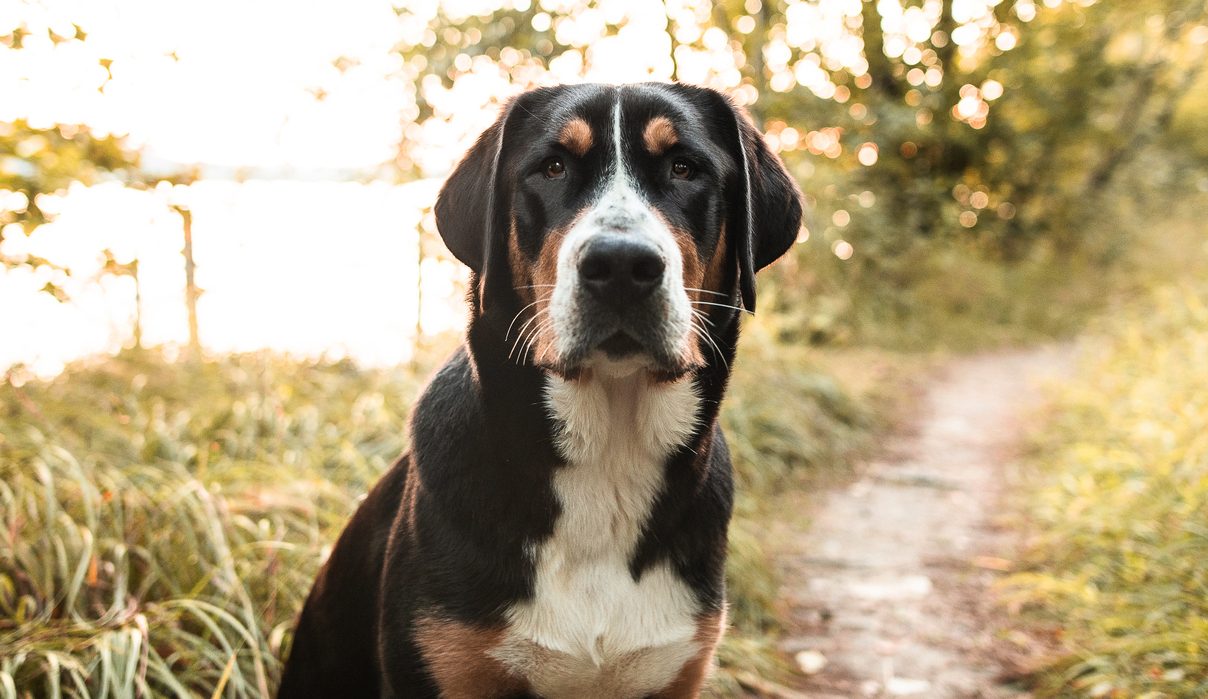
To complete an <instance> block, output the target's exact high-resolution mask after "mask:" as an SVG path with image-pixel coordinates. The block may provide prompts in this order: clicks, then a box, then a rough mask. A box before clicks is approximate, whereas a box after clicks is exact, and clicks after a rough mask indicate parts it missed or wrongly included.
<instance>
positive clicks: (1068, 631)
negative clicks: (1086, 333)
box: [1007, 281, 1208, 698]
mask: <svg viewBox="0 0 1208 699" xmlns="http://www.w3.org/2000/svg"><path fill="white" fill-rule="evenodd" d="M1094 337H1095V339H1093V340H1091V341H1089V349H1088V350H1087V353H1086V356H1085V358H1084V360H1083V364H1082V367H1081V370H1080V373H1079V374H1078V376H1077V378H1076V379H1075V380H1074V381H1072V382H1071V383H1070V385H1069V386H1068V387H1066V388H1065V389H1064V390H1063V391H1062V392H1061V393H1060V394H1059V395H1058V397H1057V400H1056V405H1055V407H1054V409H1053V411H1052V414H1053V418H1052V421H1051V423H1050V424H1049V425H1048V426H1047V428H1046V429H1045V430H1044V432H1043V434H1042V436H1041V437H1040V441H1039V444H1038V446H1037V452H1036V454H1035V455H1034V457H1033V458H1032V462H1033V464H1034V468H1033V469H1032V474H1033V475H1032V479H1033V483H1032V487H1031V488H1029V492H1028V494H1027V498H1026V500H1025V502H1026V511H1027V515H1028V516H1029V519H1030V524H1031V526H1032V528H1034V530H1035V532H1036V533H1035V534H1034V537H1033V539H1032V541H1031V547H1030V560H1029V562H1030V568H1029V569H1028V571H1027V572H1023V573H1020V574H1017V575H1015V576H1013V577H1012V578H1011V579H1010V580H1009V581H1008V588H1007V592H1008V599H1009V600H1010V601H1012V602H1014V603H1015V604H1016V605H1022V606H1023V607H1024V608H1025V609H1026V610H1028V612H1029V613H1028V614H1027V616H1026V617H1024V618H1026V619H1028V623H1029V624H1033V625H1038V626H1039V627H1047V628H1048V629H1049V630H1050V631H1051V633H1052V635H1053V636H1055V637H1056V638H1058V639H1059V642H1058V645H1059V646H1060V650H1059V652H1058V653H1057V657H1056V658H1055V659H1054V660H1052V662H1051V663H1050V664H1049V665H1048V666H1047V667H1045V668H1044V669H1043V670H1042V671H1041V672H1039V673H1038V675H1037V678H1036V679H1037V683H1038V691H1039V692H1040V693H1041V694H1042V695H1044V696H1086V697H1149V698H1155V697H1203V696H1208V565H1205V562H1206V561H1208V429H1206V426H1208V391H1206V390H1205V387H1208V285H1204V284H1203V282H1202V281H1200V282H1192V283H1186V284H1182V285H1174V286H1167V287H1165V288H1163V289H1161V290H1160V291H1158V292H1157V293H1155V294H1148V295H1145V296H1142V297H1139V299H1138V300H1136V301H1135V302H1133V303H1132V304H1129V306H1128V307H1127V308H1126V309H1125V310H1123V311H1122V312H1121V313H1119V314H1117V315H1115V316H1114V317H1112V318H1110V319H1108V320H1106V321H1105V322H1104V323H1103V325H1102V327H1100V328H1099V329H1098V331H1097V332H1096V333H1094Z"/></svg>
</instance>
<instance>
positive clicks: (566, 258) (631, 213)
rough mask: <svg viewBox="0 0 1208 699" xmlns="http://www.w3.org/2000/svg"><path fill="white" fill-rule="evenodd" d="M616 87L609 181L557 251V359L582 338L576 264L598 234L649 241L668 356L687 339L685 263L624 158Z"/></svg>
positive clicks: (554, 310)
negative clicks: (658, 260) (659, 272)
mask: <svg viewBox="0 0 1208 699" xmlns="http://www.w3.org/2000/svg"><path fill="white" fill-rule="evenodd" d="M621 127H622V109H621V89H620V88H618V90H617V101H616V103H615V104H614V105H613V109H612V145H613V162H612V167H611V169H610V171H609V172H607V173H606V177H607V178H608V182H607V183H606V184H605V185H604V187H603V188H602V189H601V193H600V196H599V198H598V199H597V200H596V201H595V203H594V204H593V205H592V206H591V209H590V211H588V213H587V214H586V215H585V216H583V217H582V218H581V219H580V220H579V222H578V223H577V224H575V226H574V227H572V228H571V229H570V231H569V232H568V233H567V235H566V239H565V240H564V241H563V242H562V245H561V247H560V249H559V250H558V272H557V283H556V284H555V286H554V292H553V296H552V299H551V302H550V316H551V318H552V319H553V327H554V335H555V338H556V339H555V348H556V350H557V352H558V354H559V355H565V354H567V353H569V352H571V351H573V350H574V349H575V348H576V347H577V345H578V344H579V341H580V336H581V335H582V334H583V325H584V324H585V323H587V322H590V319H587V318H583V317H582V316H583V313H582V312H581V311H580V309H579V296H580V294H581V293H583V292H582V291H581V290H580V288H579V273H578V267H579V260H580V258H581V257H582V253H583V251H584V250H585V249H586V247H587V245H588V244H589V243H590V242H591V241H592V240H593V239H594V238H596V237H597V236H600V235H605V234H616V235H623V236H630V237H632V238H634V239H636V240H642V241H645V242H647V243H650V244H651V245H653V246H654V248H655V249H656V250H658V252H659V255H660V256H661V257H662V258H663V262H664V264H665V265H666V271H665V272H664V273H663V279H662V284H661V285H660V288H659V289H658V290H657V291H656V294H657V295H658V296H660V297H661V300H662V303H663V307H664V309H665V317H664V328H663V330H664V332H663V336H664V337H665V338H666V340H667V342H668V344H669V349H670V350H671V353H674V354H679V353H681V352H683V351H684V350H685V349H686V348H687V343H689V342H690V341H691V337H692V334H691V331H690V330H691V327H692V320H691V319H692V306H691V304H690V302H689V299H688V295H687V293H686V292H685V291H684V264H683V263H684V260H683V254H682V253H681V252H680V248H679V245H678V244H677V243H676V240H675V236H674V235H673V234H672V232H671V230H670V229H669V228H668V227H667V224H666V223H665V221H664V220H663V219H662V218H661V217H660V216H658V215H657V214H656V213H655V212H654V209H653V208H652V207H651V205H650V204H649V203H648V202H647V201H646V198H645V197H644V196H643V195H642V192H641V189H640V187H639V186H638V183H637V181H636V180H635V179H634V177H633V173H632V171H631V170H630V168H629V165H628V163H627V162H626V159H625V141H624V136H623V132H622V128H621Z"/></svg>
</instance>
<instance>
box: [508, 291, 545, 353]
mask: <svg viewBox="0 0 1208 699" xmlns="http://www.w3.org/2000/svg"><path fill="white" fill-rule="evenodd" d="M548 298H549V295H546V296H542V297H541V298H539V299H537V300H536V301H533V302H532V303H530V304H529V305H527V306H525V307H524V308H521V309H520V310H519V311H516V315H514V316H512V322H511V323H508V330H507V332H505V333H504V334H503V341H504V342H507V341H508V336H509V335H511V334H512V326H513V325H515V324H516V321H517V320H519V319H520V314H521V313H524V312H525V311H526V310H528V309H529V308H532V307H533V306H536V305H537V304H539V303H541V302H542V301H544V300H545V299H548Z"/></svg>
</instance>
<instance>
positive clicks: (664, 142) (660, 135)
mask: <svg viewBox="0 0 1208 699" xmlns="http://www.w3.org/2000/svg"><path fill="white" fill-rule="evenodd" d="M642 141H643V142H644V143H645V144H646V150H647V151H649V152H650V153H651V154H653V155H662V154H663V153H666V152H667V149H668V148H670V147H671V146H674V145H675V144H676V143H679V134H678V133H676V131H675V126H674V125H673V124H672V123H671V120H670V119H668V118H667V117H664V116H656V117H655V118H653V119H651V120H650V122H649V123H647V124H646V130H645V131H643V132H642Z"/></svg>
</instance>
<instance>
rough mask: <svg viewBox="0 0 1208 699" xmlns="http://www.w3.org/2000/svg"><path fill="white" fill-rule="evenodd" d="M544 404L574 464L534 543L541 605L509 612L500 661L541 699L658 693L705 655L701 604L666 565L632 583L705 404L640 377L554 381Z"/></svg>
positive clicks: (690, 393)
mask: <svg viewBox="0 0 1208 699" xmlns="http://www.w3.org/2000/svg"><path fill="white" fill-rule="evenodd" d="M547 397H548V405H549V408H550V411H551V414H552V415H553V416H554V417H555V419H556V420H557V421H558V423H559V425H560V428H561V430H560V432H559V434H558V446H559V449H560V451H561V452H562V455H563V457H565V458H566V461H567V464H566V466H565V467H562V468H560V469H559V470H558V471H557V472H556V475H555V476H554V484H553V485H554V492H555V494H556V495H557V498H558V503H559V505H560V508H561V513H560V515H559V517H558V519H557V521H556V522H555V524H554V531H553V534H552V535H551V536H550V537H549V538H548V539H546V540H544V541H541V542H534V545H533V548H532V550H531V555H532V556H533V558H534V564H535V572H536V575H535V586H534V597H533V599H532V600H529V601H527V602H524V603H522V604H518V605H516V606H514V607H513V608H512V609H510V610H509V613H508V616H509V622H510V623H509V632H508V635H507V639H506V641H505V642H504V643H503V645H501V646H500V647H499V648H498V649H497V650H496V651H495V655H496V657H497V658H498V659H500V660H501V661H503V662H504V664H505V665H507V666H508V667H509V669H511V670H512V672H513V673H515V674H518V675H521V676H523V677H524V678H525V679H527V680H528V681H529V683H530V684H531V685H532V686H533V688H534V690H536V691H537V692H538V693H539V694H541V695H542V696H547V697H551V698H557V697H562V696H579V697H590V696H600V697H604V696H608V697H623V696H642V695H645V694H648V693H651V692H655V691H657V690H659V689H660V688H662V687H664V686H665V685H667V684H668V683H669V682H671V681H672V680H673V679H674V677H675V675H676V673H677V671H678V670H679V668H680V666H682V665H683V664H684V662H686V661H687V660H688V659H689V658H691V657H692V656H693V655H695V654H696V652H697V651H698V650H699V648H698V646H697V644H696V643H695V641H694V635H695V632H696V627H695V617H696V613H697V611H698V609H697V603H696V600H695V598H694V595H693V593H692V591H691V590H690V589H689V588H688V586H687V585H686V584H684V582H683V581H682V580H681V579H680V578H679V577H678V576H677V575H676V574H675V573H674V572H673V571H672V570H671V569H670V567H669V566H667V565H659V566H656V567H654V568H652V569H648V570H646V571H645V572H644V574H643V575H642V576H641V578H640V579H639V580H636V581H635V580H634V578H633V576H632V575H631V574H630V570H629V561H630V558H631V557H632V554H633V551H634V548H635V547H636V546H637V544H638V541H639V539H640V537H641V535H642V529H643V526H644V525H645V523H646V521H647V519H648V517H649V516H650V512H651V509H652V508H653V506H654V502H655V500H656V498H657V497H658V495H659V492H660V490H661V488H662V486H663V477H664V476H663V471H664V463H665V462H666V459H667V457H668V456H669V455H670V453H671V452H672V451H673V450H674V449H675V448H676V447H677V446H679V445H680V444H682V443H683V442H685V441H686V440H687V439H688V437H689V436H690V435H691V433H692V431H693V428H694V427H695V422H696V417H697V409H698V404H699V401H698V398H697V396H696V394H695V392H694V388H693V385H692V383H691V382H690V381H683V382H677V383H669V384H650V383H648V382H647V380H646V379H644V378H642V377H640V376H637V377H632V378H626V379H617V380H601V379H595V380H592V381H586V382H568V381H562V380H560V379H550V383H549V385H548V389H547Z"/></svg>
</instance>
